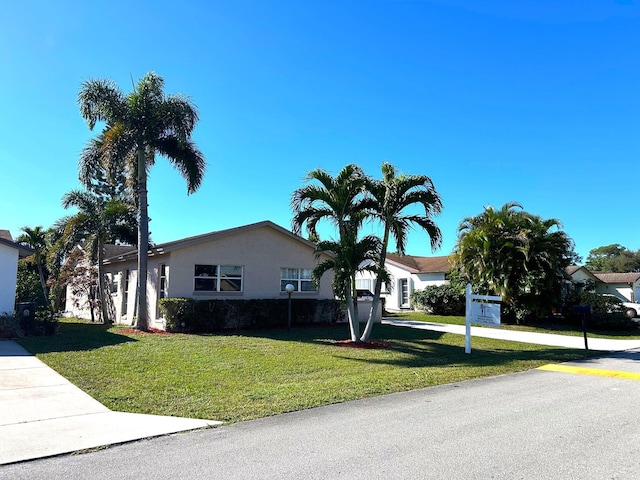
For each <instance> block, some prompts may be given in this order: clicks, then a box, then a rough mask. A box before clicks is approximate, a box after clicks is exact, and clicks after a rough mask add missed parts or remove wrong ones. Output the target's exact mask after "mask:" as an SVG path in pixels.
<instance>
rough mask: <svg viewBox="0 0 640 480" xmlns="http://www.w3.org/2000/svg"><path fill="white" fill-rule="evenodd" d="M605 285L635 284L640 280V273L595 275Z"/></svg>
mask: <svg viewBox="0 0 640 480" xmlns="http://www.w3.org/2000/svg"><path fill="white" fill-rule="evenodd" d="M594 275H595V276H596V277H598V278H599V279H600V280H601V281H603V282H604V283H634V282H637V281H638V279H640V272H628V273H599V272H598V273H594Z"/></svg>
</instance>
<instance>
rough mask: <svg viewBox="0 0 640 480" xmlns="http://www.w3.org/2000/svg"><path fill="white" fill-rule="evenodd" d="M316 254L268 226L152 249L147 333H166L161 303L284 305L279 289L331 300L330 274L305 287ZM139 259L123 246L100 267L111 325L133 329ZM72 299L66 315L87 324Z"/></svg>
mask: <svg viewBox="0 0 640 480" xmlns="http://www.w3.org/2000/svg"><path fill="white" fill-rule="evenodd" d="M119 248H120V249H123V247H121V246H120V247H119ZM314 250H315V244H313V243H312V242H309V241H307V240H305V239H304V238H302V237H299V236H297V235H295V234H293V233H292V232H290V231H289V230H286V229H285V228H282V227H280V226H279V225H276V224H275V223H273V222H271V221H263V222H259V223H254V224H251V225H245V226H241V227H236V228H230V229H228V230H221V231H216V232H211V233H206V234H203V235H197V236H194V237H189V238H184V239H181V240H176V241H173V242H168V243H163V244H159V245H155V246H153V247H152V248H150V249H149V252H148V255H149V256H148V278H147V301H148V312H149V326H150V327H154V328H163V327H164V321H163V318H162V314H161V312H160V309H159V308H158V301H159V300H160V299H161V298H169V297H172V298H176V297H185V298H194V299H266V298H287V297H288V294H287V293H286V290H285V287H286V285H287V284H292V285H293V286H294V292H293V294H292V298H317V299H333V298H334V296H333V289H332V280H333V275H332V272H327V273H326V274H325V275H324V276H323V277H322V279H321V281H320V284H319V285H318V286H317V287H316V286H315V285H314V283H313V282H312V280H311V271H312V270H313V268H315V266H316V265H317V262H318V261H317V260H315V259H314ZM137 256H138V255H137V251H136V250H134V249H132V248H131V247H128V251H126V252H119V253H116V254H115V255H113V254H112V255H111V256H108V257H107V258H105V260H104V269H105V273H106V275H107V278H108V279H109V281H110V283H111V300H112V302H113V314H114V317H115V321H116V322H117V323H125V324H132V323H133V322H134V317H135V316H136V304H137V301H136V285H137ZM323 259H324V258H323V257H321V258H320V261H322V260H323ZM71 295H72V294H71V293H70V292H68V293H67V305H66V309H67V314H68V315H71V316H78V317H81V318H89V317H90V312H89V310H88V307H82V308H79V307H77V305H78V303H80V304H83V302H78V301H76V300H74V299H73V298H71ZM84 304H86V305H88V303H87V302H84Z"/></svg>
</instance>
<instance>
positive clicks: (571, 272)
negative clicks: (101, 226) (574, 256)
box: [564, 265, 600, 282]
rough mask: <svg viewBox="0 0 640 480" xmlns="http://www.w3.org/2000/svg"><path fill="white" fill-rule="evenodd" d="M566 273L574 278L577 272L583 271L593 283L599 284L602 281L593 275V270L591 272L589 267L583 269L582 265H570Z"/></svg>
mask: <svg viewBox="0 0 640 480" xmlns="http://www.w3.org/2000/svg"><path fill="white" fill-rule="evenodd" d="M564 271H565V272H566V273H567V275H569V276H570V277H573V275H575V274H576V273H577V272H579V271H582V272H584V273H585V274H586V275H587V276H589V277H590V278H591V279H592V280H593V281H595V282H598V281H599V280H600V279H599V278H598V277H596V276H595V275H594V274H593V272H592V271H591V270H589V269H588V268H587V267H583V266H582V265H569V266H568V267H567V268H565V270H564Z"/></svg>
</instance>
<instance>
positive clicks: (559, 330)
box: [387, 312, 640, 340]
mask: <svg viewBox="0 0 640 480" xmlns="http://www.w3.org/2000/svg"><path fill="white" fill-rule="evenodd" d="M387 316H388V317H389V318H395V319H398V320H412V321H414V322H432V323H447V324H450V325H464V324H465V317H456V316H442V315H429V314H428V313H424V312H400V313H392V314H389V315H387ZM500 328H501V329H503V330H514V331H520V332H539V333H553V334H556V335H570V336H575V337H581V336H582V335H583V332H582V326H578V325H576V326H573V325H567V324H565V323H559V322H558V323H544V324H539V325H511V324H505V323H503V324H501V325H500ZM587 335H588V336H589V337H593V338H610V339H617V340H619V339H625V340H638V339H640V330H638V329H635V330H596V329H593V328H589V326H588V325H587Z"/></svg>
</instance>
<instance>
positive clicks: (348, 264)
mask: <svg viewBox="0 0 640 480" xmlns="http://www.w3.org/2000/svg"><path fill="white" fill-rule="evenodd" d="M354 234H355V232H351V233H349V234H348V235H346V236H344V237H342V238H341V239H340V240H339V241H337V242H336V241H332V240H324V241H320V242H318V245H317V247H316V252H315V257H316V260H317V259H319V258H320V256H321V255H322V254H329V258H328V259H326V260H324V261H323V262H321V263H319V264H318V265H317V266H316V268H315V269H314V270H313V272H312V276H313V278H314V280H315V281H316V282H319V281H320V278H321V277H322V275H323V274H324V273H325V272H326V271H328V270H333V272H334V277H333V291H334V294H335V295H336V296H337V297H338V298H341V299H343V300H344V301H345V303H346V305H347V316H348V320H349V329H350V334H351V340H352V341H356V342H357V341H359V338H360V322H359V319H358V306H357V295H356V274H357V273H358V272H361V271H367V270H368V271H371V272H377V267H376V264H377V260H378V258H379V256H380V248H381V242H380V239H379V238H378V237H376V236H374V235H367V236H365V237H363V238H361V239H359V240H358V239H357V238H355V237H354Z"/></svg>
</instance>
